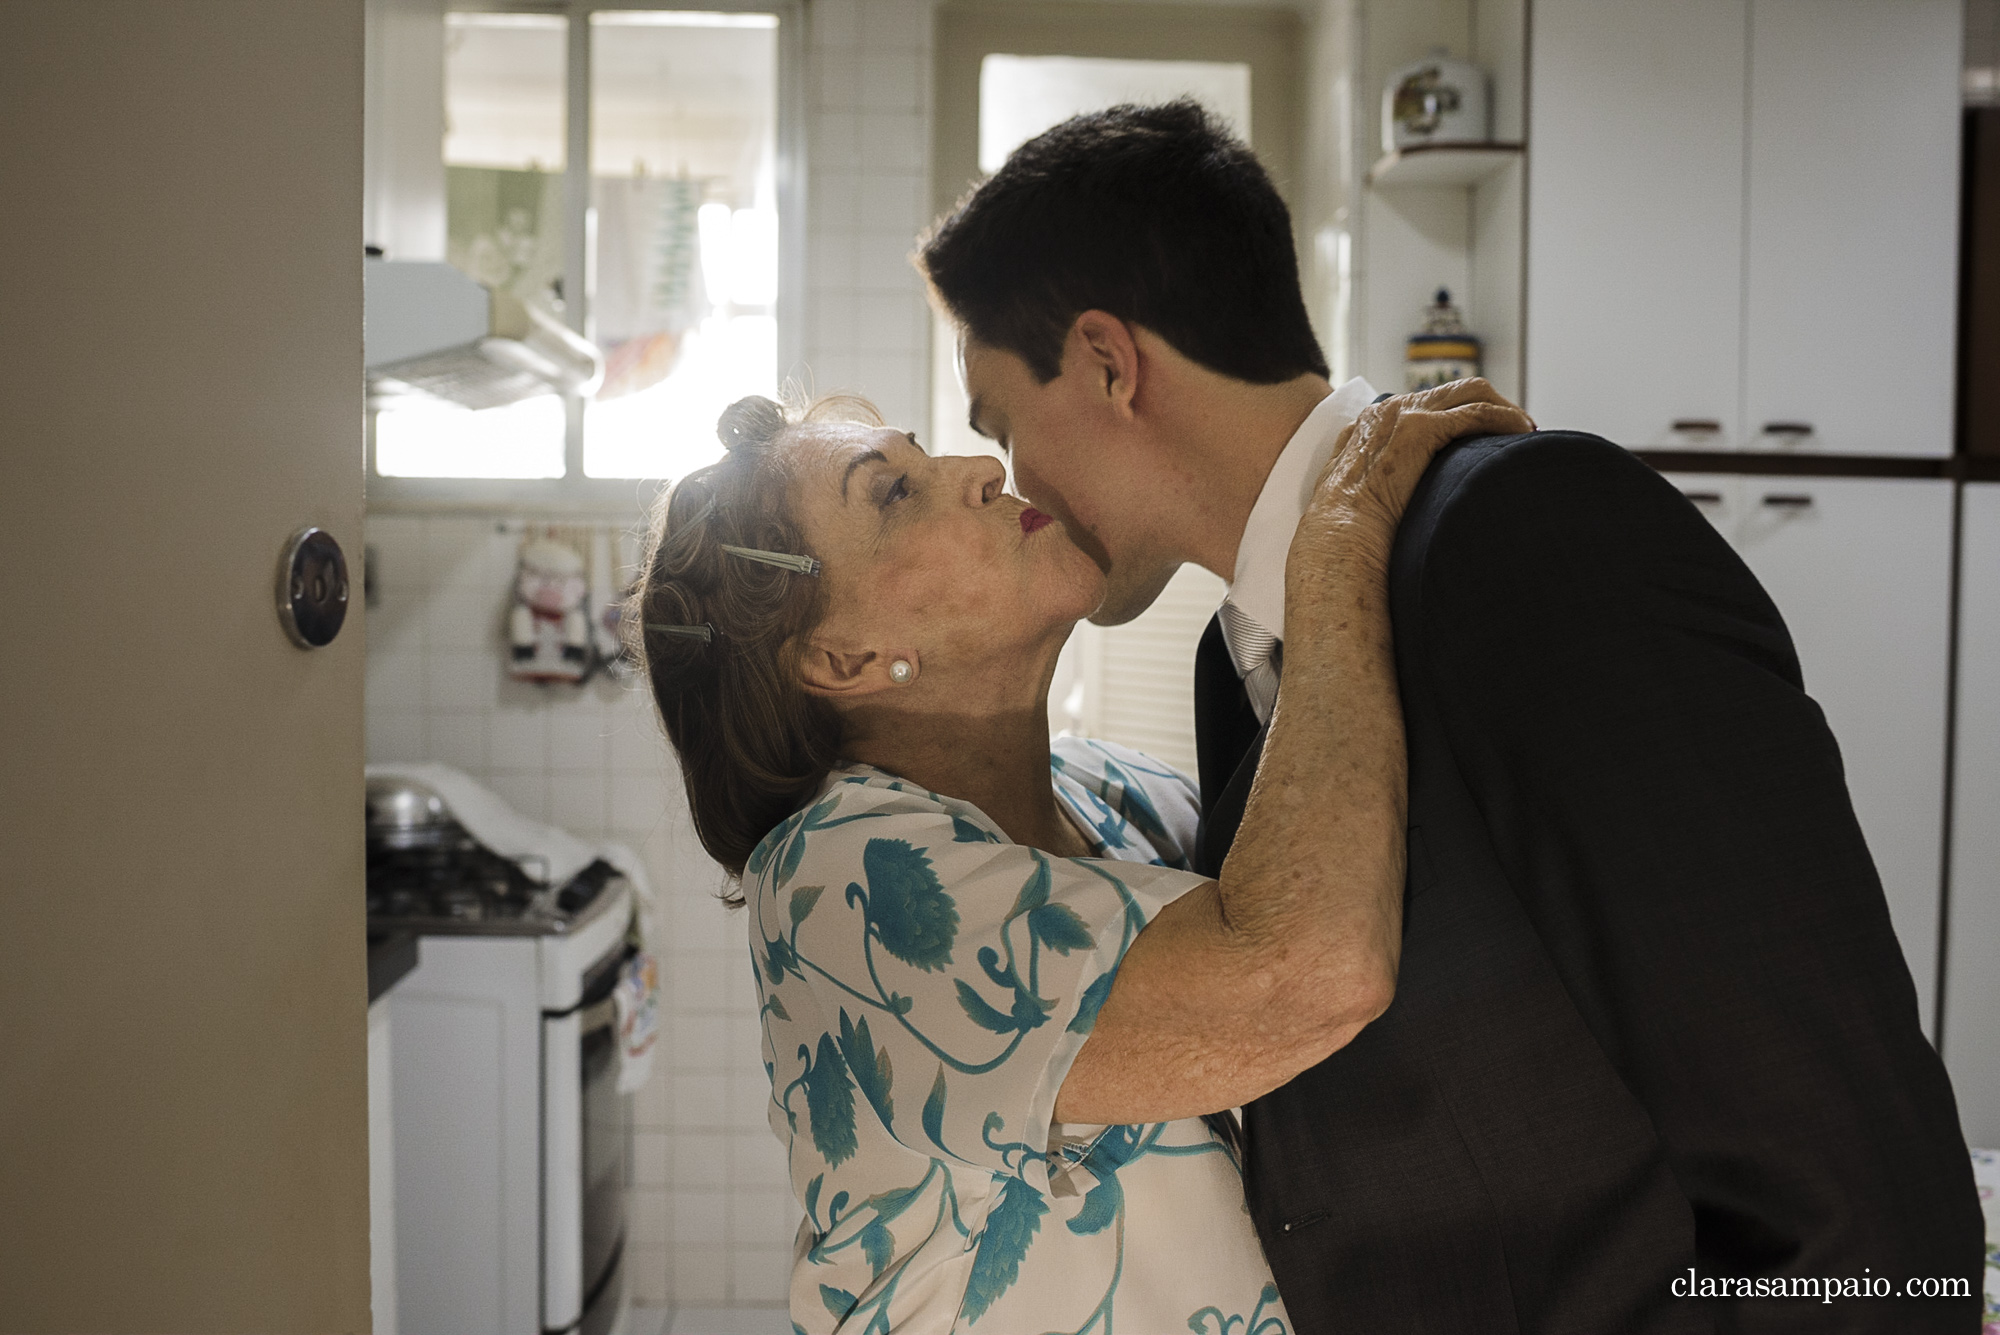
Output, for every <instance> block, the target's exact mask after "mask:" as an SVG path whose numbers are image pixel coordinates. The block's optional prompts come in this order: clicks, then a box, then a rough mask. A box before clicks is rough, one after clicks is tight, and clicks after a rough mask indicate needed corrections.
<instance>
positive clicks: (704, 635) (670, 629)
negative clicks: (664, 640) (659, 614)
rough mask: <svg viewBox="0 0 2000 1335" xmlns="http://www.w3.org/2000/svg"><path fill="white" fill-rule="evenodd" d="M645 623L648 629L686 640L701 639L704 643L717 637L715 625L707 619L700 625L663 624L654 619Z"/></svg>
mask: <svg viewBox="0 0 2000 1335" xmlns="http://www.w3.org/2000/svg"><path fill="white" fill-rule="evenodd" d="M645 624H646V629H647V630H656V631H658V632H660V634H662V635H673V636H677V637H679V638H681V639H684V640H700V641H701V642H702V643H703V644H708V643H710V642H711V641H713V640H714V639H715V627H713V626H711V625H709V624H708V623H707V622H706V621H704V622H702V623H701V624H700V625H699V626H663V625H660V624H658V623H657V622H652V621H648V622H646V623H645Z"/></svg>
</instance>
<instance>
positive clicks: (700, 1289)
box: [671, 1242, 729, 1307]
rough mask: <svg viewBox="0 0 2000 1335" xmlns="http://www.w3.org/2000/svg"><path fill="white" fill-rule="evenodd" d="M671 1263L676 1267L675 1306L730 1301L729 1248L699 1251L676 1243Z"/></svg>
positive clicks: (712, 1247) (703, 1248) (694, 1247)
mask: <svg viewBox="0 0 2000 1335" xmlns="http://www.w3.org/2000/svg"><path fill="white" fill-rule="evenodd" d="M671 1259H672V1261H673V1266H674V1303H675V1305H676V1306H681V1307H685V1306H687V1305H689V1304H690V1303H725V1302H728V1301H729V1274H728V1264H729V1251H728V1249H727V1248H725V1247H721V1246H710V1247H698V1246H691V1245H687V1244H683V1243H680V1242H676V1243H675V1244H674V1247H673V1252H672V1255H671Z"/></svg>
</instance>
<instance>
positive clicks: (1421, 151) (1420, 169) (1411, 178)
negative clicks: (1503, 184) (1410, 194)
mask: <svg viewBox="0 0 2000 1335" xmlns="http://www.w3.org/2000/svg"><path fill="white" fill-rule="evenodd" d="M1521 153H1522V145H1520V144H1419V145H1417V146H1416V147H1414V148H1403V149H1398V150H1397V151H1396V152H1394V153H1389V154H1385V155H1384V156H1383V157H1382V158H1381V160H1380V161H1378V162H1377V163H1376V164H1375V165H1374V166H1373V167H1370V168H1369V169H1368V184H1369V185H1371V186H1373V187H1375V188H1376V189H1377V190H1381V189H1386V188H1391V187H1395V186H1406V185H1476V184H1478V183H1479V182H1480V181H1483V180H1485V179H1486V178H1487V177H1488V176H1491V175H1492V174H1493V173H1494V172H1497V171H1499V170H1500V169H1501V168H1502V167H1504V166H1506V165H1507V164H1508V163H1510V162H1513V161H1516V160H1517V159H1519V158H1520V156H1521Z"/></svg>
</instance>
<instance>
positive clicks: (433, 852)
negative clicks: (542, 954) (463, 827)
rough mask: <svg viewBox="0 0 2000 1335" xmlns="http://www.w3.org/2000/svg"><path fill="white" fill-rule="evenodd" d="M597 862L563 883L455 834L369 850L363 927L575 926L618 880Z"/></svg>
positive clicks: (431, 930)
mask: <svg viewBox="0 0 2000 1335" xmlns="http://www.w3.org/2000/svg"><path fill="white" fill-rule="evenodd" d="M618 879H619V876H618V872H617V871H616V869H614V868H613V867H612V866H611V864H610V863H608V862H605V861H603V860H602V859H599V860H597V861H595V862H593V863H591V864H590V865H589V866H587V867H585V868H584V869H583V870H582V871H580V872H578V873H577V874H576V875H575V876H574V877H572V878H571V879H570V880H569V881H568V882H567V883H566V884H564V885H562V886H560V887H558V886H553V885H551V884H549V877H548V872H547V868H546V867H544V866H537V865H536V860H533V859H529V860H525V861H516V860H514V859H512V858H506V857H502V856H501V855H500V854H498V853H495V852H493V851H492V850H490V849H488V848H486V847H484V846H483V845H481V844H480V843H479V842H478V841H477V840H475V839H474V838H472V836H471V835H469V834H465V833H464V832H463V831H454V832H452V834H451V835H449V836H448V837H445V838H442V839H440V840H438V841H437V842H435V843H431V844H427V845H425V846H421V847H415V848H392V847H387V846H384V845H381V844H378V843H375V842H372V841H371V843H370V846H369V849H368V926H369V928H370V929H371V930H380V929H383V928H392V927H393V928H398V929H401V930H404V931H414V932H418V933H421V934H423V935H427V936H456V935H475V936H476V935H492V936H552V935H561V934H563V933H566V932H569V931H572V930H574V929H575V928H576V927H577V926H579V925H580V924H581V923H582V922H583V920H584V919H586V918H589V917H592V916H594V915H593V914H592V912H591V910H592V909H593V908H594V907H595V906H597V905H598V904H599V903H600V902H601V901H602V900H603V899H604V898H605V895H604V889H605V887H606V886H607V885H609V884H610V883H612V882H613V881H615V880H618Z"/></svg>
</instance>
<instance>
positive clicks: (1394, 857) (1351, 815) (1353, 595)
mask: <svg viewBox="0 0 2000 1335" xmlns="http://www.w3.org/2000/svg"><path fill="white" fill-rule="evenodd" d="M1532 429H1533V424H1532V423H1531V422H1529V421H1528V419H1527V417H1526V416H1525V415H1524V414H1522V413H1521V411H1520V410H1519V409H1518V408H1515V407H1514V406H1513V405H1512V404H1509V403H1507V402H1506V401H1505V400H1502V399H1500V398H1499V397H1498V395H1496V394H1495V393H1494V392H1493V389H1492V387H1491V386H1490V385H1488V384H1486V382H1485V381H1483V380H1475V381H1467V382H1460V383H1458V384H1455V385H1449V386H1445V387H1444V388H1443V389H1440V390H1434V391H1429V392H1428V393H1426V394H1419V395H1412V396H1405V397H1403V398H1399V399H1392V400H1389V401H1386V402H1384V403H1381V404H1378V405H1376V406H1374V407H1371V408H1370V409H1368V410H1367V411H1365V412H1364V413H1363V414H1362V416H1361V418H1360V419H1359V420H1357V421H1356V422H1355V424H1354V425H1353V426H1351V427H1349V428H1348V431H1347V432H1346V433H1345V434H1344V435H1343V437H1342V439H1341V442H1340V445H1339V446H1338V447H1337V448H1336V450H1335V451H1334V458H1333V461H1332V462H1331V463H1330V464H1329V465H1328V468H1327V471H1326V473H1325V474H1324V475H1323V476H1322V478H1321V479H1320V482H1319V485H1318V488H1317V489H1316V491H1315V493H1314V496H1313V500H1312V502H1311V504H1310V505H1309V506H1308V507H1307V510H1306V514H1305V516H1304V518H1303V519H1302V520H1301V521H1300V524H1299V529H1298V533H1297V535H1296V537H1295V538H1294V539H1293V542H1292V548H1291V555H1290V558H1289V560H1288V561H1287V563H1286V569H1285V622H1286V630H1287V635H1286V639H1285V664H1284V675H1283V678H1282V680H1281V686H1280V689H1279V692H1278V700H1277V704H1276V706H1275V708H1274V711H1273V713H1272V717H1271V729H1270V734H1269V736H1268V738H1267V739H1266V741H1265V745H1264V753H1263V759H1262V761H1261V763H1260V765H1259V767H1258V771H1257V777H1256V781H1255V783H1254V784H1253V785H1252V787H1251V790H1250V798H1249V802H1248V805H1247V807H1246V809H1245V811H1244V815H1243V821H1242V824H1241V826H1240V827H1239V829H1238V833H1237V836H1236V840H1235V843H1234V844H1233V845H1232V848H1231V852H1230V855H1229V859H1228V861H1227V862H1226V863H1224V865H1223V868H1222V876H1221V878H1220V879H1219V880H1217V881H1211V882H1209V883H1208V884H1206V885H1203V886H1201V887H1199V888H1198V889H1196V890H1193V891H1191V892H1189V893H1188V894H1186V895H1184V896H1182V897H1181V898H1180V899H1177V900H1175V901H1174V902H1173V903H1172V904H1169V905H1168V906H1167V907H1166V908H1165V909H1163V910H1162V911H1161V912H1160V914H1159V915H1158V916H1157V917H1156V918H1154V920H1153V921H1152V923H1151V924H1150V925H1149V926H1148V927H1147V928H1146V930H1145V931H1143V932H1141V933H1140V934H1139V935H1138V937H1137V939H1136V940H1134V941H1133V943H1132V946H1131V949H1130V950H1128V951H1127V952H1126V955H1125V958H1124V962H1123V963H1122V964H1121V965H1120V966H1119V969H1118V975H1117V980H1116V982H1114V983H1113V984H1112V987H1111V991H1110V994H1109V996H1108V997H1107V998H1106V999H1105V1002H1104V1005H1103V1007H1102V1009H1100V1010H1099V1012H1098V1014H1097V1019H1096V1022H1095V1025H1094V1027H1093V1028H1092V1030H1091V1036H1090V1038H1089V1040H1088V1041H1087V1042H1085V1044H1084V1045H1083V1048H1082V1050H1081V1051H1080V1052H1079V1053H1078V1054H1077V1057H1076V1061H1075V1062H1074V1063H1073V1064H1072V1065H1071V1067H1070V1070H1069V1074H1068V1076H1067V1077H1066V1078H1065V1079H1064V1081H1063V1086H1062V1089H1061V1091H1060V1092H1059V1094H1058V1095H1057V1098H1056V1116H1057V1118H1058V1120H1061V1121H1065V1122H1109V1123H1131V1122H1157V1121H1167V1120H1170V1119H1173V1118H1180V1117H1192V1116H1196V1115H1199V1114H1202V1113H1210V1112H1216V1111H1219V1110H1221V1109H1224V1108H1232V1107H1236V1106H1238V1105H1240V1104H1243V1103H1247V1102H1248V1101H1250V1100H1251V1099H1254V1098H1256V1097H1258V1096H1259V1095H1262V1094H1266V1093H1268V1092H1270V1091H1271V1090H1273V1089H1276V1088H1277V1087H1278V1086H1279V1085H1281V1084H1283V1083H1285V1082H1286V1081H1287V1080H1289V1079H1291V1078H1292V1077H1293V1076H1295V1075H1297V1074H1298V1073H1299V1072H1300V1071H1303V1070H1305V1069H1306V1068H1308V1067H1310V1066H1313V1065H1315V1064H1317V1063H1318V1062H1320V1061H1323V1060H1324V1059H1325V1058H1326V1057H1328V1056H1329V1055H1331V1054H1332V1053H1334V1052H1336V1051H1338V1050H1339V1049H1340V1048H1342V1047H1344V1046H1345V1045H1346V1044H1347V1043H1348V1042H1349V1041H1351V1040H1352V1039H1353V1038H1354V1036H1355V1035H1356V1034H1358V1033H1360V1032H1361V1030H1362V1028H1363V1027H1365V1026H1366V1025H1367V1024H1368V1023H1369V1021H1371V1020H1373V1019H1374V1018H1375V1017H1376V1016H1378V1015H1380V1014H1381V1013H1382V1012H1383V1011H1384V1010H1385V1009H1387V1008H1388V1005H1389V1002H1390V999H1391V998H1392V997H1393V995H1394V993H1395V982H1396V966H1397V962H1398V958H1399V955H1400V952H1401V946H1402V900H1403V857H1404V840H1405V808H1406V805H1407V785H1406V768H1407V758H1406V755H1405V752H1404V746H1403V718H1402V711H1401V707H1400V704H1399V702H1398V700H1397V696H1396V664H1395V654H1394V652H1393V649H1392V646H1391V642H1390V636H1389V607H1388V601H1389V600H1388V566H1389V551H1390V546H1391V544H1392V542H1393V540H1394V538H1395V533H1396V524H1397V522H1398V521H1399V520H1400V519H1401V517H1402V512H1403V507H1404V505H1405V504H1407V503H1408V501H1409V498H1410V495H1411V493H1412V492H1413V491H1414V490H1415V489H1416V485H1417V481H1418V479H1419V478H1421V477H1422V476H1423V472H1424V469H1425V468H1426V467H1427V466H1428V465H1429V463H1430V459H1431V456H1432V455H1433V454H1435V453H1436V452H1437V451H1438V450H1439V449H1440V448H1442V447H1443V446H1444V445H1445V444H1447V443H1449V442H1450V441H1453V440H1456V439H1459V438H1460V437H1463V436H1472V435H1495V434H1506V433H1514V432H1522V431H1529V430H1532Z"/></svg>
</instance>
